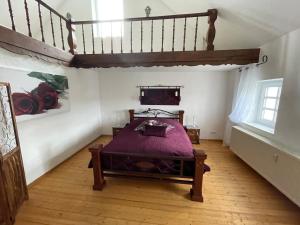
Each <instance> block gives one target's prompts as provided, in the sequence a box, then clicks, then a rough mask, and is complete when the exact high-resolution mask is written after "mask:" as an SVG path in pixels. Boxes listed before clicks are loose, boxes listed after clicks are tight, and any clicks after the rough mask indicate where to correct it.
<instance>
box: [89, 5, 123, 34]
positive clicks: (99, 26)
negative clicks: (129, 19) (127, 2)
mask: <svg viewBox="0 0 300 225" xmlns="http://www.w3.org/2000/svg"><path fill="white" fill-rule="evenodd" d="M101 1H103V0H91V8H92V19H93V20H100V21H106V20H107V21H110V20H115V19H124V0H119V1H121V2H122V8H123V13H122V15H121V16H120V17H111V18H101V15H100V12H98V11H97V9H98V8H99V5H100V6H101ZM116 25H117V29H116V27H114V26H116ZM92 26H93V29H94V38H104V39H105V38H121V37H123V36H124V22H112V23H111V22H107V23H105V22H104V23H95V24H93V25H92ZM108 27H109V29H108V30H109V31H108V30H105V29H107V28H108Z"/></svg>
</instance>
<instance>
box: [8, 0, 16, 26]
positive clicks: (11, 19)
mask: <svg viewBox="0 0 300 225" xmlns="http://www.w3.org/2000/svg"><path fill="white" fill-rule="evenodd" d="M7 3H8V10H9V15H10V21H11V28H12V29H13V30H14V31H16V26H15V21H14V15H13V11H12V7H11V2H10V0H7Z"/></svg>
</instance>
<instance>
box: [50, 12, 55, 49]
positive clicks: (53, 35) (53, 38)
mask: <svg viewBox="0 0 300 225" xmlns="http://www.w3.org/2000/svg"><path fill="white" fill-rule="evenodd" d="M50 23H51V31H52V40H53V46H54V47H56V43H55V34H54V26H53V18H52V11H51V10H50Z"/></svg>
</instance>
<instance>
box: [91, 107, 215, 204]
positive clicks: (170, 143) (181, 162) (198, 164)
mask: <svg viewBox="0 0 300 225" xmlns="http://www.w3.org/2000/svg"><path fill="white" fill-rule="evenodd" d="M129 115H130V123H129V124H127V125H126V126H125V127H124V128H123V129H122V130H121V131H120V133H119V134H118V135H117V136H116V137H114V139H113V140H112V141H111V142H110V143H109V144H107V145H106V146H105V147H103V145H96V146H93V147H91V148H90V152H91V155H92V159H91V161H90V164H89V166H90V167H91V168H93V174H94V185H93V189H94V190H102V189H103V187H104V185H105V177H142V178H150V179H158V180H161V181H168V182H175V183H181V184H190V185H192V188H191V191H190V193H191V199H192V200H194V201H199V202H202V201H203V196H202V182H203V174H204V173H205V172H206V171H209V170H210V169H209V167H208V166H206V165H205V164H204V161H205V159H206V154H205V153H204V152H203V151H201V150H194V149H193V146H192V143H191V141H190V140H189V138H188V136H187V134H186V131H185V129H184V127H183V125H182V124H183V115H184V112H183V111H179V112H178V113H171V112H167V111H163V110H158V109H148V110H146V111H143V112H139V113H136V112H134V110H129ZM149 120H155V121H159V122H160V123H164V124H168V125H170V126H171V127H172V129H170V131H168V135H167V137H157V136H145V135H143V134H142V133H141V132H140V131H137V130H136V129H137V127H138V126H139V125H140V124H142V123H143V122H144V121H149Z"/></svg>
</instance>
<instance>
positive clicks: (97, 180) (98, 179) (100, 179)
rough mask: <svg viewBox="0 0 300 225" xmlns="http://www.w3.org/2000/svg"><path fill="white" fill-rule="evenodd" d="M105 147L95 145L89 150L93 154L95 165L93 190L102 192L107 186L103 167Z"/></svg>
mask: <svg viewBox="0 0 300 225" xmlns="http://www.w3.org/2000/svg"><path fill="white" fill-rule="evenodd" d="M102 149H103V145H94V146H92V147H90V148H89V151H90V152H91V154H92V163H93V174H94V185H93V189H94V190H98V191H101V190H102V189H103V187H104V185H105V180H104V176H103V170H102V165H101V154H100V153H101V151H102Z"/></svg>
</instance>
